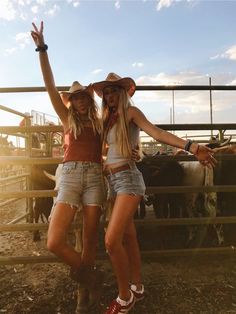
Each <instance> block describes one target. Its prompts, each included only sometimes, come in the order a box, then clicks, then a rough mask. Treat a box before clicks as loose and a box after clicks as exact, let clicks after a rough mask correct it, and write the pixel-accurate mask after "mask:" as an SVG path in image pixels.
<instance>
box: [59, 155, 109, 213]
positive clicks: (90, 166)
mask: <svg viewBox="0 0 236 314" xmlns="http://www.w3.org/2000/svg"><path fill="white" fill-rule="evenodd" d="M105 200H106V191H105V185H104V178H103V174H102V167H101V165H100V164H98V163H95V162H87V161H85V162H84V161H68V162H65V163H64V164H63V166H62V174H61V181H60V185H59V191H58V194H57V198H56V202H55V203H57V202H60V203H67V204H70V205H71V206H75V207H77V208H80V207H81V205H82V206H83V205H96V206H102V205H103V203H104V202H105Z"/></svg>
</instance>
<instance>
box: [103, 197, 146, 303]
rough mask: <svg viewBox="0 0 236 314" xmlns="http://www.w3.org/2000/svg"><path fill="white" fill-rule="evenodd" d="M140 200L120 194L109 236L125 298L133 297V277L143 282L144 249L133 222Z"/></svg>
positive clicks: (107, 245) (110, 248)
mask: <svg viewBox="0 0 236 314" xmlns="http://www.w3.org/2000/svg"><path fill="white" fill-rule="evenodd" d="M140 200H141V197H140V196H134V195H129V194H120V195H117V197H116V200H115V203H114V207H113V211H112V215H111V218H110V221H109V225H108V228H107V232H106V236H105V245H106V249H107V251H108V254H109V255H110V259H111V262H112V265H113V269H114V272H115V275H116V278H117V283H118V289H119V297H120V298H121V299H122V300H129V299H130V292H129V282H130V280H132V281H135V282H136V283H140V281H141V278H140V265H141V262H140V252H139V247H138V243H137V238H136V232H135V227H134V223H133V215H134V213H135V211H136V209H137V207H138V204H139V202H140ZM124 243H125V244H124ZM131 257H132V263H130V261H131ZM130 276H131V278H130Z"/></svg>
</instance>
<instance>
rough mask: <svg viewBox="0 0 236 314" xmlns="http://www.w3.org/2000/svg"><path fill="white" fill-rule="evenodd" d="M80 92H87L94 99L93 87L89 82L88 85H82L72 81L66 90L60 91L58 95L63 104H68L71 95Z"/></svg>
mask: <svg viewBox="0 0 236 314" xmlns="http://www.w3.org/2000/svg"><path fill="white" fill-rule="evenodd" d="M81 92H83V93H87V94H88V95H89V96H90V97H91V98H92V99H94V95H93V88H92V85H91V84H89V85H88V86H83V85H81V84H80V83H79V82H78V81H74V82H73V83H72V85H71V87H70V89H69V90H68V91H63V92H60V96H61V99H62V101H63V103H64V105H65V106H68V102H69V100H70V98H71V96H72V95H75V94H77V93H81Z"/></svg>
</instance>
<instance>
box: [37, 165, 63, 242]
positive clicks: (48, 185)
mask: <svg viewBox="0 0 236 314" xmlns="http://www.w3.org/2000/svg"><path fill="white" fill-rule="evenodd" d="M56 168H57V165H56V164H55V165H53V164H48V165H47V164H46V165H33V166H32V168H31V188H32V190H53V189H54V187H55V182H53V181H52V180H50V179H49V178H47V177H46V176H45V174H44V171H47V172H48V173H51V174H55V171H56ZM52 206H53V198H52V197H39V198H35V199H34V205H33V215H34V217H33V220H34V222H35V223H38V222H39V217H40V218H41V220H42V222H45V219H46V221H48V218H49V215H50V213H51V209H52ZM33 239H34V241H38V240H40V235H39V232H38V231H36V232H35V233H34V237H33Z"/></svg>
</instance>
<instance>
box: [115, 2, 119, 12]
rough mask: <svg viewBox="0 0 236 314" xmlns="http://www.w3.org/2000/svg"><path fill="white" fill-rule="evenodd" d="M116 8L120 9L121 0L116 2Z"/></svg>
mask: <svg viewBox="0 0 236 314" xmlns="http://www.w3.org/2000/svg"><path fill="white" fill-rule="evenodd" d="M115 8H116V9H117V10H119V9H120V1H116V2H115Z"/></svg>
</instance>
